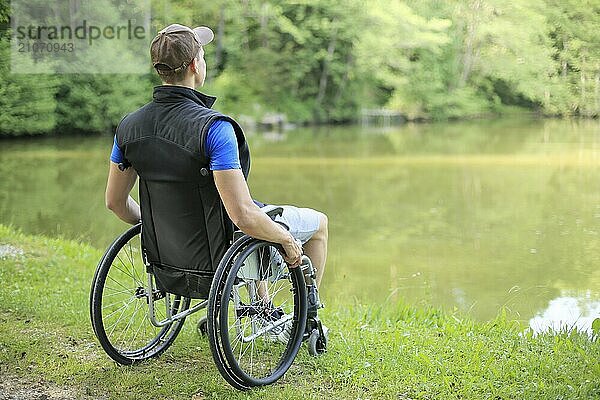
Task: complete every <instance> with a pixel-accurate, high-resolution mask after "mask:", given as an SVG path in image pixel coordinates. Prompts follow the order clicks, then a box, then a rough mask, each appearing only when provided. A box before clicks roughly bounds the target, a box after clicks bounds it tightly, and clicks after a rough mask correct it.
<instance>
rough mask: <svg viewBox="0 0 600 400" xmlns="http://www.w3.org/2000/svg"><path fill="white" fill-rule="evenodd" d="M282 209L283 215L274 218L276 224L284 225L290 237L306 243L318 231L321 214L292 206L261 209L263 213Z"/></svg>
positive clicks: (271, 206) (272, 205) (309, 209)
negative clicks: (278, 208)
mask: <svg viewBox="0 0 600 400" xmlns="http://www.w3.org/2000/svg"><path fill="white" fill-rule="evenodd" d="M277 207H281V208H283V214H282V215H278V216H276V217H275V221H276V222H281V223H283V224H285V225H286V226H287V227H288V228H289V230H290V233H291V234H292V236H293V237H294V238H296V239H298V240H300V241H301V242H302V244H304V243H306V242H308V241H309V240H310V238H311V237H312V236H313V235H314V234H315V232H317V231H318V230H319V225H320V224H321V213H320V212H318V211H316V210H313V209H312V208H299V207H294V206H278V205H274V204H269V205H267V206H264V207H263V208H261V210H263V211H264V212H268V211H271V210H272V209H274V208H277Z"/></svg>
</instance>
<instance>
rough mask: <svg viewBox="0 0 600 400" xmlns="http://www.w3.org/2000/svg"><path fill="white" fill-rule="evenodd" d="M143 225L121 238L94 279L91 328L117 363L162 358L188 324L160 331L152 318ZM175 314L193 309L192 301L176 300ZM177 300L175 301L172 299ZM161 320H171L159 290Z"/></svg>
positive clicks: (177, 323)
mask: <svg viewBox="0 0 600 400" xmlns="http://www.w3.org/2000/svg"><path fill="white" fill-rule="evenodd" d="M140 232H141V224H137V225H135V226H133V227H132V228H130V229H129V230H127V231H126V232H125V233H123V234H122V235H121V236H120V237H118V238H117V239H116V240H115V241H114V242H113V244H112V245H111V246H110V247H109V248H108V250H107V251H106V253H105V254H104V256H103V257H102V259H101V260H100V263H99V264H98V267H97V268H96V273H95V275H94V280H93V282H92V290H91V294H90V316H91V320H92V327H93V328H94V332H95V334H96V336H97V337H98V340H99V341H100V344H101V346H102V348H103V349H104V350H105V351H106V353H107V354H108V355H109V356H110V357H111V358H112V359H113V360H115V361H116V362H118V363H120V364H124V365H130V364H133V363H135V362H138V361H142V360H145V359H148V358H150V357H155V356H158V355H160V354H161V353H163V352H164V351H165V350H166V349H167V348H168V347H169V346H170V345H171V344H172V343H173V341H174V340H175V338H176V337H177V335H178V334H179V331H180V330H181V328H182V327H183V323H184V319H181V320H178V321H175V322H172V323H170V324H167V325H165V326H163V327H160V328H157V327H155V326H154V325H152V323H151V322H150V320H149V318H148V301H147V298H146V293H145V292H146V286H147V279H148V277H147V273H146V268H145V265H144V262H143V259H142V253H141V243H140ZM171 298H172V300H171V303H172V304H171V307H170V308H171V313H172V315H174V314H176V313H178V312H181V311H184V310H186V309H187V308H189V305H190V299H188V298H181V297H179V296H171ZM173 298H174V299H173ZM154 299H155V300H154V307H155V314H156V319H157V320H158V321H161V320H164V319H165V318H166V311H167V310H166V298H165V297H164V294H163V293H160V292H159V291H155V293H154Z"/></svg>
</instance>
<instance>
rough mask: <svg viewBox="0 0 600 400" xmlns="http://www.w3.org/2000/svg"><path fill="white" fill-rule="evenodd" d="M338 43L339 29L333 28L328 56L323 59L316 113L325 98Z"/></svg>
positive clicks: (317, 113)
mask: <svg viewBox="0 0 600 400" xmlns="http://www.w3.org/2000/svg"><path fill="white" fill-rule="evenodd" d="M336 45H337V29H334V30H333V33H332V35H331V39H330V40H329V45H328V46H327V57H326V58H325V59H324V60H323V69H322V70H321V78H320V79H319V92H318V93H317V98H316V99H315V114H316V115H317V116H318V115H319V109H320V108H321V104H322V103H323V99H324V98H325V91H326V90H327V82H328V78H329V63H330V62H331V60H332V59H333V54H334V53H335V47H336Z"/></svg>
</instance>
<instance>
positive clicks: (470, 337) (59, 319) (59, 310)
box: [0, 225, 600, 400]
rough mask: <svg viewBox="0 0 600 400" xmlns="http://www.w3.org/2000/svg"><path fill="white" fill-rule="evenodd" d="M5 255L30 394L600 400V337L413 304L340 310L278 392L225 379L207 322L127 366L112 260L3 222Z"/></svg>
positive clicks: (0, 266) (18, 355) (10, 346)
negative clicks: (105, 337)
mask: <svg viewBox="0 0 600 400" xmlns="http://www.w3.org/2000/svg"><path fill="white" fill-rule="evenodd" d="M0 249H1V250H2V251H1V252H0V254H1V255H0V376H1V377H2V380H4V381H6V380H11V382H13V386H19V385H20V386H21V388H20V389H21V390H26V387H27V385H32V382H35V385H36V387H37V389H35V390H40V389H39V386H40V385H42V386H43V385H45V386H46V387H52V388H54V390H55V392H56V390H57V389H56V388H58V389H59V390H62V391H63V392H60V393H70V394H69V396H74V397H81V398H131V399H191V398H194V399H196V400H197V399H230V398H233V399H236V398H241V399H250V398H260V399H306V398H328V399H330V398H331V399H388V398H389V399H452V398H463V399H464V398H467V399H471V398H473V399H483V398H489V399H523V398H525V399H528V398H531V399H534V398H535V399H540V398H552V399H557V398H572V399H587V398H590V399H592V398H600V341H598V340H596V341H591V340H590V339H589V338H588V337H587V336H585V335H580V334H577V333H572V334H567V333H564V334H553V335H540V336H536V337H533V336H531V335H527V334H525V335H523V334H521V332H522V329H521V327H519V325H518V324H516V323H514V322H512V321H511V320H510V318H508V317H506V316H505V315H500V316H499V317H498V318H496V319H495V320H493V321H490V322H485V323H480V322H474V321H472V320H469V319H467V318H463V317H462V316H460V315H451V314H447V313H442V312H440V311H438V310H434V309H422V308H421V309H415V308H413V307H410V306H407V305H403V304H386V305H368V306H366V305H360V304H344V305H343V304H341V303H340V304H338V305H332V304H329V306H328V308H327V309H325V310H324V312H323V314H322V316H323V319H324V320H326V321H327V325H328V326H330V328H331V333H330V338H331V340H330V341H331V343H330V347H329V352H328V353H327V354H326V355H324V356H323V357H321V358H318V359H314V358H311V357H310V356H308V353H307V351H306V349H303V350H302V351H301V353H300V354H299V356H298V358H297V359H296V362H295V363H294V365H293V367H292V369H291V370H290V371H289V372H288V373H287V374H286V376H285V377H284V379H282V380H281V381H280V382H279V383H278V384H276V385H274V386H270V387H267V388H263V389H257V390H254V391H251V392H249V393H240V392H236V391H234V390H233V389H231V388H230V387H229V386H228V385H227V384H226V383H225V382H224V381H223V380H222V379H221V377H220V375H219V374H218V372H217V369H216V367H215V366H214V363H213V360H212V357H211V355H210V350H209V348H208V343H207V341H206V339H204V338H201V337H199V336H198V335H197V334H196V332H195V322H196V321H197V319H198V317H199V316H198V315H196V316H192V317H191V318H190V319H189V320H188V322H186V326H185V327H184V330H183V332H182V333H181V335H180V336H179V337H178V339H177V340H176V342H175V344H174V345H173V346H172V348H171V349H169V351H167V353H165V354H164V355H163V356H162V357H160V358H159V359H156V360H151V361H148V362H145V363H143V364H141V365H137V366H134V367H122V366H117V365H115V364H114V363H113V362H111V361H110V359H109V358H108V357H107V356H106V355H105V354H104V353H103V351H102V349H101V348H100V346H99V345H98V343H97V342H96V339H95V337H94V334H93V332H92V329H91V326H90V323H89V317H88V295H89V285H90V282H91V279H92V276H93V273H94V268H95V266H96V263H97V261H98V259H99V257H100V255H101V253H100V252H99V251H98V250H96V249H93V248H91V247H89V246H87V245H84V244H80V243H76V242H73V241H68V240H61V239H50V238H45V237H39V236H28V235H24V234H21V233H19V232H17V231H15V230H13V229H11V228H8V227H5V226H1V225H0ZM23 387H25V388H23ZM1 389H2V386H0V390H1ZM5 390H6V389H5ZM32 390H33V389H32ZM0 394H1V393H0ZM64 396H67V395H64ZM65 398H66V397H65Z"/></svg>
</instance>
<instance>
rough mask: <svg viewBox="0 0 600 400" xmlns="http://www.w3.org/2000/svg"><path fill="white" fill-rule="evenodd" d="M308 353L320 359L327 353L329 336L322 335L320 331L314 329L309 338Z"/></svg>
mask: <svg viewBox="0 0 600 400" xmlns="http://www.w3.org/2000/svg"><path fill="white" fill-rule="evenodd" d="M307 345H308V353H309V354H310V355H311V356H313V357H318V356H320V355H322V354H323V353H325V352H326V351H327V335H321V333H320V332H319V330H318V329H313V331H312V332H311V334H310V336H309V337H308V343H307Z"/></svg>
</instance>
